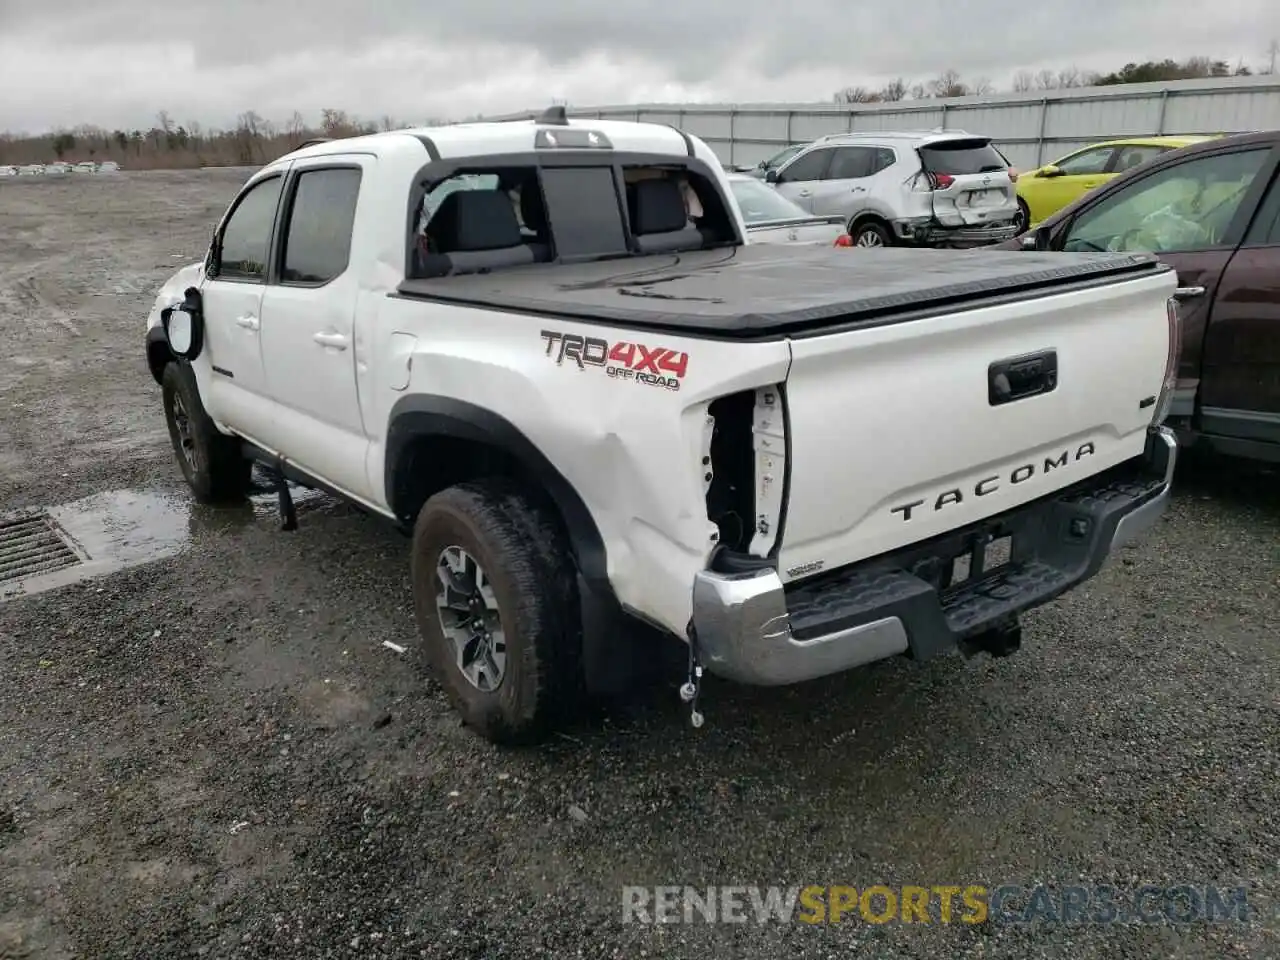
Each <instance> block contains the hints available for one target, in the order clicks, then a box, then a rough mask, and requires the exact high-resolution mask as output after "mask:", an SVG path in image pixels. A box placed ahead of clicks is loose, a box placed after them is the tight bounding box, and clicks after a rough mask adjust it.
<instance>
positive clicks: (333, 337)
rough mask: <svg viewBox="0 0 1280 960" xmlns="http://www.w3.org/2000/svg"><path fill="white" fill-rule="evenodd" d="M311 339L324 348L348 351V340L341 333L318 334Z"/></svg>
mask: <svg viewBox="0 0 1280 960" xmlns="http://www.w3.org/2000/svg"><path fill="white" fill-rule="evenodd" d="M311 339H312V340H314V341H315V342H316V343H318V344H320V345H321V346H322V347H334V348H335V349H337V350H345V349H347V338H346V337H344V336H343V335H342V334H340V333H317V334H315V335H314V336H312V338H311Z"/></svg>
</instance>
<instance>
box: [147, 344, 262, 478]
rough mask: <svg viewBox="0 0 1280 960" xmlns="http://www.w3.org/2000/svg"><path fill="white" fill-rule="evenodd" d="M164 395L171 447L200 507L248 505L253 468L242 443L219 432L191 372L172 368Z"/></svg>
mask: <svg viewBox="0 0 1280 960" xmlns="http://www.w3.org/2000/svg"><path fill="white" fill-rule="evenodd" d="M160 393H161V397H162V399H163V402H164V419H165V423H166V424H167V425H168V427H169V442H170V443H172V444H173V452H174V456H176V457H177V459H178V466H179V467H181V469H182V475H183V477H184V478H185V479H186V481H187V485H188V486H189V487H190V488H191V492H192V494H193V495H194V496H195V499H196V501H197V502H198V503H230V502H235V501H239V500H242V499H243V498H244V497H245V495H246V494H247V493H248V490H249V480H250V474H251V472H252V469H253V464H252V463H251V462H250V461H249V460H247V459H245V457H244V455H243V453H242V452H241V449H240V441H239V440H237V439H236V438H235V437H229V436H227V435H226V434H224V433H221V432H220V431H219V430H218V428H217V427H216V426H214V424H213V420H212V419H211V418H210V416H209V414H208V412H207V411H206V410H205V408H204V404H203V403H202V402H201V400H200V388H199V385H198V384H197V383H196V376H195V373H193V372H192V370H191V366H190V365H189V364H186V363H181V362H173V363H169V364H168V365H167V366H166V367H165V368H164V373H163V375H162V376H161V378H160Z"/></svg>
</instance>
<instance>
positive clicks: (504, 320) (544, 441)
mask: <svg viewBox="0 0 1280 960" xmlns="http://www.w3.org/2000/svg"><path fill="white" fill-rule="evenodd" d="M397 333H399V334H409V335H411V336H415V337H417V348H416V350H415V352H414V354H413V357H412V364H411V375H410V382H409V386H408V389H406V390H403V391H395V390H392V389H391V388H390V387H380V389H379V390H378V391H377V396H376V399H375V409H374V410H372V411H370V414H371V417H370V419H371V420H377V421H378V422H381V423H383V424H386V422H387V418H388V417H389V415H390V412H391V408H392V406H393V405H394V404H395V402H396V401H397V400H399V399H400V398H401V397H403V396H406V395H411V394H433V395H437V396H443V397H449V398H453V399H457V400H460V401H463V402H466V403H471V404H475V405H476V406H478V407H481V408H483V409H485V410H488V411H492V412H493V413H495V414H498V415H499V416H501V417H503V418H505V419H506V420H508V421H509V422H510V423H512V424H513V425H515V426H516V427H517V428H518V429H519V430H520V431H521V432H522V433H523V434H524V435H525V436H526V437H527V438H528V439H529V441H531V442H532V443H533V444H534V446H536V447H537V448H538V449H539V450H540V451H541V452H542V454H543V455H544V456H545V457H546V458H547V459H548V460H549V461H550V462H551V463H552V464H554V465H555V466H556V468H557V469H558V470H559V471H560V473H561V474H563V475H564V477H565V479H566V480H568V481H569V483H570V484H572V486H573V487H574V488H575V489H576V490H577V492H578V495H579V496H580V497H581V498H582V500H583V502H584V503H585V504H586V506H587V509H588V510H590V512H591V514H592V517H593V518H594V520H595V523H596V525H597V527H598V528H599V530H600V534H601V536H602V538H603V539H604V543H605V548H606V554H607V563H608V574H609V579H610V581H611V583H612V586H613V589H614V591H615V592H616V593H617V596H618V599H619V600H620V601H621V602H622V603H623V604H624V605H625V606H627V607H630V608H632V609H634V610H636V611H639V612H641V613H643V614H645V615H646V616H647V617H649V618H650V619H652V620H655V621H656V622H658V623H660V624H661V625H663V626H665V627H667V628H668V629H670V630H672V631H673V632H674V633H676V634H677V635H679V636H683V635H684V632H685V626H686V624H687V622H688V620H689V616H690V612H691V606H692V601H691V598H692V588H693V578H694V574H695V573H696V572H697V571H699V570H701V569H703V568H704V567H705V565H706V562H707V558H708V555H709V553H710V551H711V548H712V546H713V545H714V544H713V540H712V534H713V533H714V532H715V529H716V528H715V526H714V525H713V524H712V523H710V522H709V521H708V520H707V516H706V501H705V497H704V492H703V479H702V478H703V468H702V464H701V456H702V443H703V425H704V421H705V417H706V409H707V406H708V405H709V403H710V402H711V401H712V400H713V399H715V398H716V397H718V396H721V395H723V394H727V393H733V392H735V391H738V390H743V389H750V388H753V387H756V386H763V385H767V384H771V383H780V382H783V381H784V380H785V379H786V374H787V367H788V362H789V359H790V349H789V347H788V345H787V343H786V342H784V341H777V342H770V343H741V342H728V341H715V340H701V339H693V338H688V337H679V336H670V335H667V334H659V333H651V332H638V331H633V330H628V329H624V328H620V327H606V326H598V325H590V324H585V323H576V322H560V321H558V320H556V319H555V318H546V317H535V316H527V315H521V314H517V313H506V312H498V311H491V310H484V309H476V308H469V307H464V306H453V305H442V304H436V303H428V302H423V301H414V300H411V299H398V298H388V299H387V300H386V301H385V307H384V308H383V313H382V316H381V317H380V318H379V322H378V325H377V333H376V339H377V343H375V345H374V349H373V350H372V351H371V353H372V356H373V357H374V358H375V360H374V362H375V363H379V364H385V365H388V366H390V365H391V364H394V363H396V362H399V363H400V364H401V367H402V366H403V359H401V360H399V361H397V360H396V359H395V358H394V357H393V356H392V355H391V353H390V344H391V342H392V338H393V337H394V336H395V335H396V334H397ZM578 338H581V339H578ZM668 351H670V352H669V353H668ZM681 354H684V355H685V358H684V365H683V370H682V371H681V370H680V366H681V363H680V361H681V359H682V358H681V357H680V355H681ZM611 357H612V359H610V358H611ZM373 373H374V376H373V377H372V380H373V382H374V383H378V384H383V383H392V382H394V377H391V376H385V377H384V376H383V375H382V373H381V372H380V371H373ZM681 373H682V375H680V374H681ZM672 382H674V383H675V384H677V385H678V388H677V389H672V388H671V384H672ZM385 439H386V430H385V428H384V429H383V431H382V436H380V437H377V438H376V442H375V449H374V450H373V451H372V453H371V456H370V460H369V467H370V472H371V473H375V472H376V475H375V476H373V477H372V480H373V481H374V482H373V489H375V490H380V489H383V484H382V482H381V481H382V476H381V474H382V472H383V470H384V467H383V460H384V456H385Z"/></svg>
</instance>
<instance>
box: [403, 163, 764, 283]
mask: <svg viewBox="0 0 1280 960" xmlns="http://www.w3.org/2000/svg"><path fill="white" fill-rule="evenodd" d="M584 161H586V162H584ZM431 167H436V168H441V169H439V172H438V173H435V174H434V175H433V172H432V170H431ZM431 167H428V168H426V169H425V170H424V175H423V179H422V181H421V182H420V184H419V188H418V189H419V194H418V199H417V200H416V201H415V202H414V205H413V227H412V232H411V237H410V253H409V269H408V278H409V279H430V278H436V277H443V276H448V275H451V274H459V273H474V272H477V271H483V272H491V271H495V270H500V269H508V268H513V267H518V266H529V265H531V264H546V263H553V262H557V261H582V260H599V259H608V258H623V257H630V256H639V255H643V254H646V253H653V252H659V251H663V252H682V251H692V250H698V249H713V248H715V247H720V246H726V245H736V244H737V243H738V242H739V237H738V233H737V226H736V222H735V220H734V218H733V214H732V212H731V208H730V207H729V206H728V202H727V201H726V199H725V197H724V195H723V194H722V193H721V191H720V188H719V185H718V183H717V182H716V181H715V180H714V179H712V177H711V176H709V175H708V173H707V172H706V171H705V169H704V168H701V165H698V164H686V163H684V162H681V161H679V160H676V159H675V158H665V157H664V158H655V162H653V163H634V162H632V163H619V162H616V160H615V158H614V157H612V156H607V155H606V156H601V155H600V154H599V153H598V152H597V153H595V154H594V155H593V156H590V157H589V158H586V157H583V156H582V155H581V154H578V155H577V156H574V157H565V156H563V155H556V156H548V157H546V159H545V161H544V160H543V159H542V158H540V157H539V158H535V159H531V158H530V156H529V155H528V154H519V155H513V156H511V157H507V158H504V157H498V156H495V157H480V158H476V159H475V160H474V161H469V160H460V161H457V162H452V161H447V160H446V161H437V162H436V163H434V164H432V165H431ZM641 181H656V182H649V183H645V184H643V185H642V184H641Z"/></svg>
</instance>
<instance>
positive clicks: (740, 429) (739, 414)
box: [707, 390, 756, 552]
mask: <svg viewBox="0 0 1280 960" xmlns="http://www.w3.org/2000/svg"><path fill="white" fill-rule="evenodd" d="M708 412H709V414H710V415H711V416H712V417H713V418H714V419H715V428H714V430H713V432H712V435H711V468H712V480H711V487H710V488H709V489H708V490H707V519H708V520H710V521H711V522H712V523H714V524H715V525H716V527H717V529H719V531H720V546H721V547H722V548H725V549H728V550H732V551H735V552H746V550H747V548H748V547H749V546H750V545H751V538H752V536H754V534H755V522H754V521H755V512H756V509H755V447H754V443H753V439H752V430H751V426H752V418H753V416H754V413H755V391H753V390H747V391H743V392H741V393H734V394H730V395H729V396H727V397H721V398H720V399H718V400H716V401H714V402H713V403H712V404H711V407H710V409H709V411H708Z"/></svg>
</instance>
